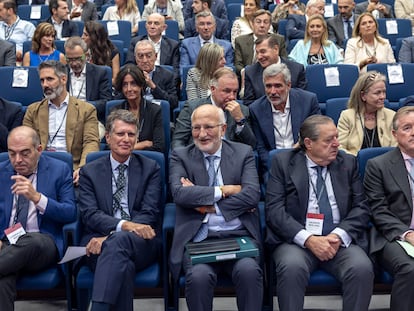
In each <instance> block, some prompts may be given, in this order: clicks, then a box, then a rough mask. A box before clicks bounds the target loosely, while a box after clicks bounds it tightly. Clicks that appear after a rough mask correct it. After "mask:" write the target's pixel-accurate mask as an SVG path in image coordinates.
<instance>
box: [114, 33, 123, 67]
mask: <svg viewBox="0 0 414 311" xmlns="http://www.w3.org/2000/svg"><path fill="white" fill-rule="evenodd" d="M111 42H112V44H113V45H115V47H116V48H117V49H118V51H119V64H120V65H121V66H123V65H124V62H125V53H124V42H123V41H121V40H115V39H111Z"/></svg>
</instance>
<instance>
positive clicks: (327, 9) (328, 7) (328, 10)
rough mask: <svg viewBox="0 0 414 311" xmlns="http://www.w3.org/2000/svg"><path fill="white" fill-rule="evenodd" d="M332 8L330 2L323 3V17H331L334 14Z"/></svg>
mask: <svg viewBox="0 0 414 311" xmlns="http://www.w3.org/2000/svg"><path fill="white" fill-rule="evenodd" d="M334 15H335V13H334V8H333V4H332V3H328V4H325V14H324V16H325V17H332V16H334Z"/></svg>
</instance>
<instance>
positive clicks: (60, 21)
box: [45, 0, 79, 40]
mask: <svg viewBox="0 0 414 311" xmlns="http://www.w3.org/2000/svg"><path fill="white" fill-rule="evenodd" d="M49 11H50V17H49V18H48V19H47V20H46V21H45V22H47V23H50V24H52V25H53V27H54V28H55V30H56V39H57V40H65V39H67V38H69V37H72V36H77V35H79V30H78V25H76V23H74V22H72V21H71V20H69V8H68V3H67V2H66V1H65V0H49Z"/></svg>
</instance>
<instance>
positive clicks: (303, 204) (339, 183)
mask: <svg viewBox="0 0 414 311" xmlns="http://www.w3.org/2000/svg"><path fill="white" fill-rule="evenodd" d="M328 170H329V174H330V175H331V181H332V188H333V191H334V193H335V199H336V203H337V204H338V209H339V213H340V216H341V221H340V223H339V224H338V225H337V227H339V228H341V229H342V230H344V231H346V232H347V233H348V234H349V235H350V237H351V238H352V242H353V243H355V244H357V245H359V246H360V247H361V248H363V249H364V250H365V251H367V250H368V237H367V229H368V223H369V220H370V219H369V208H368V205H367V201H366V198H365V195H364V189H363V187H362V182H361V179H360V177H359V173H358V165H357V160H356V158H355V157H354V156H352V155H349V154H346V153H344V152H340V153H338V155H337V157H336V159H335V160H334V161H333V162H331V164H329V165H328ZM308 203H309V176H308V170H307V166H306V156H305V152H304V151H302V150H300V149H294V150H291V151H287V152H281V153H278V154H276V155H275V157H274V159H273V161H272V168H271V171H270V176H269V181H268V184H267V188H266V224H267V226H266V228H267V229H266V243H267V244H268V245H269V246H270V247H271V248H273V249H274V248H275V247H276V246H277V245H279V244H281V243H293V238H294V237H295V235H296V234H297V233H298V232H299V231H300V230H302V229H305V222H306V213H307V210H308Z"/></svg>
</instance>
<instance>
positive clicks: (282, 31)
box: [277, 18, 288, 38]
mask: <svg viewBox="0 0 414 311" xmlns="http://www.w3.org/2000/svg"><path fill="white" fill-rule="evenodd" d="M287 21H288V20H287V19H285V18H284V19H279V22H278V23H277V33H278V34H279V35H282V36H284V37H285V38H286V24H287Z"/></svg>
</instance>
